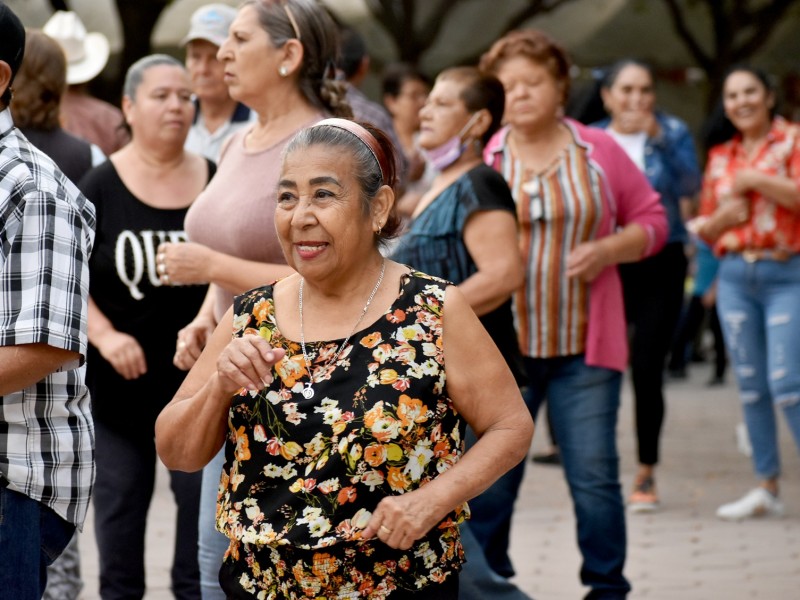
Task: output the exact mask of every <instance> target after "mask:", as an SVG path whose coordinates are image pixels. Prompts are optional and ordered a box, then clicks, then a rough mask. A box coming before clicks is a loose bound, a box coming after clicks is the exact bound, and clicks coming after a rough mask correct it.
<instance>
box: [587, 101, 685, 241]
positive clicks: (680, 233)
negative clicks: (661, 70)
mask: <svg viewBox="0 0 800 600" xmlns="http://www.w3.org/2000/svg"><path fill="white" fill-rule="evenodd" d="M656 121H658V124H659V126H660V128H661V132H660V133H659V134H658V136H656V137H654V138H653V137H648V138H647V142H646V144H645V149H644V165H645V170H644V173H645V175H646V176H647V180H648V181H649V182H650V185H652V186H653V189H655V190H656V191H657V192H658V193H659V194H661V203H662V204H663V205H664V209H665V210H666V212H667V223H669V235H668V237H667V243H668V244H669V243H671V242H682V243H685V242H687V241H688V236H687V233H686V227H684V224H683V219H681V211H680V199H681V198H691V197H693V196H694V195H695V194H696V193H697V192H698V191H699V190H700V165H699V164H698V162H697V152H696V150H695V147H694V140H693V139H692V134H691V132H690V131H689V127H687V125H686V123H684V122H683V121H681V120H680V119H678V118H677V117H673V116H672V115H668V114H666V113H663V112H656ZM610 125H611V119H610V118H608V119H603V120H602V121H598V122H597V123H594V124H593V126H594V127H599V128H601V129H608V128H609V127H610Z"/></svg>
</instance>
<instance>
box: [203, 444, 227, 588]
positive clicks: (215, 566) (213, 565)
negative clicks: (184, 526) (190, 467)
mask: <svg viewBox="0 0 800 600" xmlns="http://www.w3.org/2000/svg"><path fill="white" fill-rule="evenodd" d="M224 463H225V446H223V447H222V449H220V451H219V452H217V455H216V456H215V457H214V458H212V459H211V462H210V463H208V464H207V465H206V466H205V467H204V468H203V481H202V484H201V486H200V520H199V523H198V540H197V562H198V563H199V565H200V593H201V595H202V598H203V600H225V592H223V591H222V588H221V587H220V585H219V569H220V567H222V557H223V555H224V554H225V552H226V551H227V550H228V542H229V540H228V538H227V537H226V536H225V535H223V534H221V533H220V532H219V531H217V529H216V522H217V490H218V489H219V477H220V475H221V473H222V465H223V464H224Z"/></svg>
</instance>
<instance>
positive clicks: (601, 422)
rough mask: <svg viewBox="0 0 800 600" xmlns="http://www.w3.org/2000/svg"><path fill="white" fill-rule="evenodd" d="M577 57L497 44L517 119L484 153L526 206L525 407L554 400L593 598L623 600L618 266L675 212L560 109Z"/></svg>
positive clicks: (658, 233) (495, 62)
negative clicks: (618, 438) (667, 209)
mask: <svg viewBox="0 0 800 600" xmlns="http://www.w3.org/2000/svg"><path fill="white" fill-rule="evenodd" d="M569 66H570V61H569V58H568V56H567V55H566V53H565V52H564V50H563V49H562V48H561V47H560V46H559V45H558V44H556V43H555V42H554V41H553V40H551V39H550V38H549V37H548V36H547V35H546V34H544V33H542V32H540V31H535V30H524V31H515V32H511V33H509V34H508V35H506V36H505V37H503V38H501V39H500V40H498V41H497V42H496V43H495V44H494V45H493V46H492V48H491V49H490V50H489V52H487V53H486V54H485V55H484V56H483V58H482V59H481V68H483V69H484V70H486V71H488V72H490V73H493V74H495V75H496V76H497V77H498V79H500V81H501V82H502V83H503V86H504V88H505V92H506V110H505V121H506V123H507V125H506V127H505V128H503V129H501V130H500V131H499V132H498V133H497V134H495V136H494V137H493V138H492V140H491V141H490V142H489V144H488V146H487V148H486V152H485V158H486V160H487V162H489V164H491V165H492V166H494V167H495V169H497V170H498V171H500V172H501V173H502V174H503V175H504V176H505V178H506V181H508V183H509V186H510V188H511V191H512V194H513V196H514V200H515V202H516V206H517V216H518V218H519V223H520V239H519V243H520V248H521V250H522V254H523V258H524V260H525V265H526V272H527V280H526V284H525V286H524V287H523V289H522V291H520V292H519V293H518V294H517V296H516V298H515V306H516V314H517V326H518V333H519V340H520V345H521V348H522V353H523V355H524V357H525V363H526V367H527V371H528V376H529V378H530V381H531V386H530V392H529V396H528V401H529V408H530V409H531V410H532V411H533V412H534V413H535V411H536V409H537V408H538V405H539V404H540V402H541V401H542V400H543V399H544V398H547V401H548V410H549V411H550V417H551V422H552V426H553V428H554V433H555V437H556V439H557V440H558V444H559V451H560V453H561V459H562V463H563V465H564V472H565V475H566V478H567V482H568V483H569V486H570V491H571V493H572V498H573V502H574V505H575V513H576V517H577V528H578V543H579V545H580V550H581V553H582V555H583V565H582V569H581V579H582V581H583V583H584V584H585V585H586V586H589V587H591V588H592V591H591V592H590V594H589V596H587V597H588V598H600V597H602V598H624V597H625V596H626V595H627V593H628V591H629V590H630V586H629V584H628V582H627V580H626V579H625V576H624V575H623V572H622V571H623V566H624V562H625V516H624V510H623V503H622V495H621V489H620V484H619V472H618V463H619V458H618V454H617V447H616V438H615V430H616V424H617V412H618V408H619V402H620V383H621V378H622V377H621V376H622V371H623V370H624V369H625V366H626V364H627V358H628V356H627V354H628V351H627V342H626V332H625V314H624V306H623V298H622V288H621V285H620V280H619V275H618V273H617V268H616V265H617V264H618V263H624V262H634V261H638V260H640V259H642V258H644V257H646V256H650V255H652V254H653V253H655V252H656V251H658V250H659V249H660V248H661V246H662V245H663V243H664V239H665V237H666V232H667V222H666V218H665V216H664V210H663V207H662V206H661V205H660V203H659V200H658V198H659V197H658V194H657V193H656V192H654V191H653V189H652V188H651V186H650V184H649V183H648V182H647V180H646V178H645V177H644V175H643V174H642V173H641V171H640V170H639V169H638V168H637V167H636V165H635V164H634V163H633V162H632V161H631V160H630V159H629V158H628V156H627V155H626V154H625V151H624V150H622V148H620V147H619V146H618V145H617V144H616V143H615V142H614V141H613V140H612V139H611V138H610V137H609V136H608V135H607V134H606V133H605V132H602V131H600V130H598V129H592V128H588V127H584V126H582V125H580V124H579V123H577V122H575V121H572V120H570V119H565V118H564V117H563V106H564V103H565V101H566V99H567V95H568V92H569V79H570V77H569ZM485 496H486V495H485ZM486 500H487V501H491V497H486ZM498 509H499V507H498ZM475 512H476V513H477V512H482V511H481V510H480V509H479V508H478V507H477V503H476V511H475Z"/></svg>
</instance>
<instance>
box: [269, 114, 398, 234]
mask: <svg viewBox="0 0 800 600" xmlns="http://www.w3.org/2000/svg"><path fill="white" fill-rule="evenodd" d="M360 125H361V126H363V128H364V129H366V130H367V131H368V132H369V133H370V134H371V135H372V136H373V137H374V138H375V139H376V141H377V142H378V144H379V145H380V147H381V149H382V150H383V152H384V153H385V154H386V160H387V163H388V164H389V165H392V166H393V165H394V164H395V155H394V149H393V148H392V143H391V142H390V141H389V139H388V138H387V137H386V134H384V133H383V132H382V131H381V130H380V129H377V128H374V127H372V126H370V125H367V124H364V123H361V124H360ZM312 146H323V147H325V148H327V149H328V150H329V151H330V152H331V156H342V152H341V150H344V151H345V152H346V153H347V154H348V155H349V156H350V158H351V159H352V161H353V174H354V176H355V178H356V181H357V182H358V188H359V192H360V197H361V209H362V212H363V214H364V215H365V216H366V215H369V214H370V212H371V207H372V201H373V200H374V198H375V196H376V195H377V194H378V191H379V190H380V189H381V187H382V186H383V185H389V186H390V187H392V188H394V182H395V175H394V172H392V173H389V174H384V173H382V172H381V166H380V165H379V164H378V160H377V158H376V156H375V154H373V152H372V150H371V149H370V148H369V146H367V144H366V143H365V142H364V141H362V140H361V139H360V138H359V137H358V136H356V135H355V134H354V133H351V132H350V131H347V130H345V129H341V128H340V127H336V126H333V125H325V124H322V125H312V126H311V127H306V128H305V129H302V130H300V131H299V132H298V133H297V134H296V135H295V136H294V137H293V138H292V139H291V140H290V141H289V143H288V144H287V145H286V148H284V151H283V158H282V160H283V162H285V161H286V157H288V156H289V155H290V154H292V153H294V152H298V151H300V152H302V151H303V150H306V149H308V148H310V147H312ZM393 191H394V189H393ZM399 230H400V219H399V218H398V217H397V214H396V212H395V210H394V207H392V211H391V213H390V215H389V218H388V220H387V221H386V223H385V224H384V226H383V228H382V229H381V231H380V233H377V234H376V238H377V242H378V244H381V245H383V244H385V243H386V242H387V241H388V240H390V239H392V238H394V237H396V236H397V233H398V232H399Z"/></svg>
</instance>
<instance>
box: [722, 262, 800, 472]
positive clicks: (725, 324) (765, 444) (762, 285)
mask: <svg viewBox="0 0 800 600" xmlns="http://www.w3.org/2000/svg"><path fill="white" fill-rule="evenodd" d="M717 309H718V312H719V319H720V323H721V324H722V331H723V334H724V337H725V345H726V346H727V348H728V353H729V354H730V358H731V362H732V363H733V367H734V372H735V374H736V381H737V383H738V385H739V394H740V397H741V401H742V406H743V410H744V419H745V423H746V425H747V431H748V433H749V435H750V443H751V444H752V446H753V467H754V469H755V472H756V475H757V476H758V477H759V478H760V479H762V480H763V479H772V478H774V477H778V476H779V475H780V467H781V464H780V456H779V454H778V439H777V438H778V436H777V424H776V418H775V413H776V408H780V409H782V410H783V413H784V415H785V417H786V420H787V423H788V424H789V429H790V431H791V432H792V435H793V436H794V441H795V443H796V444H797V446H798V449H800V255H796V256H794V257H793V258H791V259H789V260H788V261H786V262H779V261H774V260H759V261H756V262H747V261H745V260H744V259H743V258H742V257H741V255H739V254H732V255H728V256H726V257H725V258H724V259H723V260H722V262H721V265H720V270H719V283H718V294H717Z"/></svg>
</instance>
